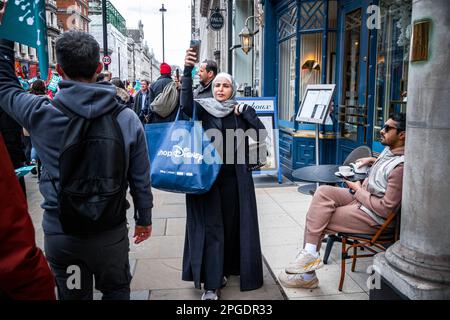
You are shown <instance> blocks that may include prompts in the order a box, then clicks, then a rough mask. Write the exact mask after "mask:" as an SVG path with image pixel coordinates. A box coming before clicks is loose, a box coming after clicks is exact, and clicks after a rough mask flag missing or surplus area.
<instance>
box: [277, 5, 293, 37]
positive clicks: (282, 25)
mask: <svg viewBox="0 0 450 320" xmlns="http://www.w3.org/2000/svg"><path fill="white" fill-rule="evenodd" d="M296 32H297V7H296V6H293V7H292V8H290V9H289V10H288V11H287V12H285V13H284V14H283V15H282V16H280V19H279V21H278V39H280V40H281V39H284V38H286V37H289V36H290V35H292V34H295V33H296Z"/></svg>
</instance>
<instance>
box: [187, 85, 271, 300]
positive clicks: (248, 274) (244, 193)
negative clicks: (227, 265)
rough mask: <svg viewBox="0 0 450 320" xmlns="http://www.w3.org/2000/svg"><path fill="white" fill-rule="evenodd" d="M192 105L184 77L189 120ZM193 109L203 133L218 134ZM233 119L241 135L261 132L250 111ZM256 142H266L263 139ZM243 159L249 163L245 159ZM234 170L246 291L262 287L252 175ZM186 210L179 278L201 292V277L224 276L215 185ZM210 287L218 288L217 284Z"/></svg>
mask: <svg viewBox="0 0 450 320" xmlns="http://www.w3.org/2000/svg"><path fill="white" fill-rule="evenodd" d="M193 104H194V102H193V100H192V79H191V77H183V82H182V92H181V105H182V108H183V109H182V110H183V111H184V112H185V114H187V115H188V116H192V110H193ZM195 105H196V108H197V110H198V111H197V112H198V119H199V120H200V121H202V124H203V128H204V129H205V130H208V129H211V128H215V129H219V130H221V128H222V120H221V119H219V118H216V117H214V116H212V115H210V114H209V113H207V112H206V111H205V110H204V109H203V108H202V107H201V106H200V105H199V104H197V103H195ZM236 119H237V127H238V128H240V129H243V130H244V131H245V130H247V129H249V128H254V129H256V130H258V129H264V125H263V124H262V122H261V121H260V120H259V118H258V117H257V115H256V112H255V111H254V110H253V109H252V108H248V110H246V111H245V112H244V113H242V114H241V115H240V116H238V117H236ZM259 138H260V139H261V140H262V139H265V137H259ZM241 147H243V146H241ZM246 158H247V159H248V155H247V156H246ZM235 168H236V177H237V181H238V185H237V188H238V191H239V212H240V281H241V283H240V288H241V290H242V291H248V290H254V289H257V288H260V287H261V286H262V285H263V271H262V270H263V268H262V254H261V246H260V238H259V228H258V213H257V207H256V196H255V188H254V184H253V178H252V173H251V172H250V171H248V170H247V165H246V164H236V165H235ZM186 209H187V221H186V238H185V247H184V255H183V274H182V278H183V280H185V281H194V282H195V286H196V287H197V288H200V287H201V283H202V282H204V277H203V274H204V273H206V272H207V273H208V274H209V275H210V274H214V278H216V279H220V280H221V277H222V274H221V273H222V272H223V263H224V261H223V255H221V254H217V252H223V248H224V240H223V222H222V220H221V219H222V215H221V214H218V213H220V212H221V208H220V194H219V192H218V188H217V187H216V185H215V184H214V185H213V187H212V188H211V190H210V191H209V192H208V193H206V194H203V195H187V196H186ZM206 239H207V241H206ZM206 242H207V243H206ZM202 268H203V270H202ZM220 280H218V281H220ZM210 286H211V284H210ZM213 287H216V288H219V287H220V282H219V283H217V285H216V286H215V285H213Z"/></svg>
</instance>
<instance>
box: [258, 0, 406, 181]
mask: <svg viewBox="0 0 450 320" xmlns="http://www.w3.org/2000/svg"><path fill="white" fill-rule="evenodd" d="M263 2H264V16H265V17H264V18H265V23H264V28H263V30H264V31H263V32H264V40H263V50H262V51H263V58H262V75H261V81H262V96H276V97H277V99H278V109H279V114H278V122H279V125H280V157H281V165H282V171H283V174H284V175H286V176H288V177H290V176H291V173H292V171H293V170H295V169H297V168H300V167H303V166H307V165H312V164H315V139H314V137H315V132H314V126H313V125H310V124H304V123H298V122H296V121H295V117H296V114H297V112H298V108H299V106H300V104H301V100H302V97H303V93H304V92H305V89H306V86H307V85H308V84H330V83H333V84H336V94H335V97H334V106H333V112H332V114H331V117H330V120H329V124H327V125H325V126H321V139H320V163H322V164H326V163H342V162H343V161H344V159H345V158H346V156H347V155H348V154H349V153H350V152H351V151H352V150H353V149H355V148H356V147H358V146H360V145H367V146H369V147H370V148H372V150H373V151H374V152H375V153H378V152H381V150H382V149H383V146H382V145H381V143H380V142H379V132H380V130H381V127H382V126H383V124H384V122H385V121H386V120H387V119H388V117H389V114H390V113H392V112H394V111H395V112H398V111H403V112H404V111H405V109H406V102H405V100H406V98H405V96H406V88H407V80H408V64H409V61H408V59H409V46H410V34H411V31H410V30H411V3H412V1H411V0H401V1H400V0H313V1H311V0H278V1H277V0H273V1H271V0H265V1H263ZM378 8H379V9H380V11H379V12H378V11H377V10H378ZM378 13H379V15H378Z"/></svg>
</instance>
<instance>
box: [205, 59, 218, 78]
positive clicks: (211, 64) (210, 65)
mask: <svg viewBox="0 0 450 320" xmlns="http://www.w3.org/2000/svg"><path fill="white" fill-rule="evenodd" d="M202 63H203V64H206V68H205V69H206V71H207V72H210V71H212V72H213V73H214V77H215V76H217V63H216V62H215V61H213V60H205V61H203V62H202Z"/></svg>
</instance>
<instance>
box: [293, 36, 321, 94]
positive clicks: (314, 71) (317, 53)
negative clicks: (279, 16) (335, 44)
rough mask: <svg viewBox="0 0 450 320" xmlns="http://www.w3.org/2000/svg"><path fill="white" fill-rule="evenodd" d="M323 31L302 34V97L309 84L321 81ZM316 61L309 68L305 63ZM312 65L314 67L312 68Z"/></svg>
mask: <svg viewBox="0 0 450 320" xmlns="http://www.w3.org/2000/svg"><path fill="white" fill-rule="evenodd" d="M322 42H323V38H322V33H307V34H302V35H301V41H300V64H301V65H300V72H299V73H300V97H301V99H303V94H304V92H305V90H306V87H307V86H308V85H309V84H319V83H321V82H322V81H321V75H322V72H321V70H322V67H323V64H322ZM308 61H314V63H311V64H310V66H309V68H308V66H306V65H305V64H306V63H307V62H308ZM311 67H312V68H311Z"/></svg>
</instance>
